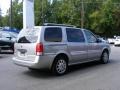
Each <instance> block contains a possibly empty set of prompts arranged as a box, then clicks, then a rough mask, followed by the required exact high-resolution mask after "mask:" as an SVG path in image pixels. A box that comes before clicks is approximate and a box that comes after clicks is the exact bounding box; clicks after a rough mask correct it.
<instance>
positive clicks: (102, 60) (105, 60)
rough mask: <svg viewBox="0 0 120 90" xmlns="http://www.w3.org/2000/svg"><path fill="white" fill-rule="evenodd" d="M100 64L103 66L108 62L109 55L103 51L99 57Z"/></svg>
mask: <svg viewBox="0 0 120 90" xmlns="http://www.w3.org/2000/svg"><path fill="white" fill-rule="evenodd" d="M101 62H102V63H103V64H107V63H108V62H109V53H108V52H107V51H104V52H103V53H102V56H101Z"/></svg>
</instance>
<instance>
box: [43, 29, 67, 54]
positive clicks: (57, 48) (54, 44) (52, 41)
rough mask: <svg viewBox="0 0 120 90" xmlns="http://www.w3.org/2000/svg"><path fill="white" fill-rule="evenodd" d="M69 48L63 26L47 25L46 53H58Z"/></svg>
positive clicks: (45, 37)
mask: <svg viewBox="0 0 120 90" xmlns="http://www.w3.org/2000/svg"><path fill="white" fill-rule="evenodd" d="M66 50H67V45H66V43H65V42H64V41H63V30H62V28H61V27H46V28H45V31H44V55H56V54H57V53H60V52H64V51H66Z"/></svg>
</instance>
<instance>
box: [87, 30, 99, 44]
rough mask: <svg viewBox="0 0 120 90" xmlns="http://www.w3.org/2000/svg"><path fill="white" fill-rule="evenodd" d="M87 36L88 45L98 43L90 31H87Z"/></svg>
mask: <svg viewBox="0 0 120 90" xmlns="http://www.w3.org/2000/svg"><path fill="white" fill-rule="evenodd" d="M85 35H86V38H87V41H88V43H96V41H97V39H96V37H95V36H94V35H93V34H92V33H91V32H90V31H87V30H85Z"/></svg>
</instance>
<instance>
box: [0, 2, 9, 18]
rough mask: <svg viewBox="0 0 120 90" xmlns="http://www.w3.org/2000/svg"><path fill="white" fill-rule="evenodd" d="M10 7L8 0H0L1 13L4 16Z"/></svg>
mask: <svg viewBox="0 0 120 90" xmlns="http://www.w3.org/2000/svg"><path fill="white" fill-rule="evenodd" d="M9 7H10V0H0V8H1V10H2V15H3V16H4V15H5V14H6V12H7V10H8V9H9Z"/></svg>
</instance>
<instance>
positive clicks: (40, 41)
mask: <svg viewBox="0 0 120 90" xmlns="http://www.w3.org/2000/svg"><path fill="white" fill-rule="evenodd" d="M109 54H110V46H109V44H108V43H104V42H102V41H101V40H99V39H97V38H96V36H95V35H94V34H93V33H92V32H91V31H89V30H86V29H80V28H75V27H73V26H67V25H60V24H45V25H43V26H36V27H34V28H32V29H23V30H21V32H20V34H19V35H18V39H17V42H16V43H15V53H14V57H13V61H14V63H15V64H17V65H20V66H25V67H28V68H29V69H30V70H35V69H43V68H44V69H45V68H46V69H49V70H51V71H52V72H53V73H54V74H56V75H62V74H65V73H66V71H67V70H68V66H70V65H74V64H79V63H85V62H90V61H95V60H99V61H101V62H102V63H108V62H109Z"/></svg>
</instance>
